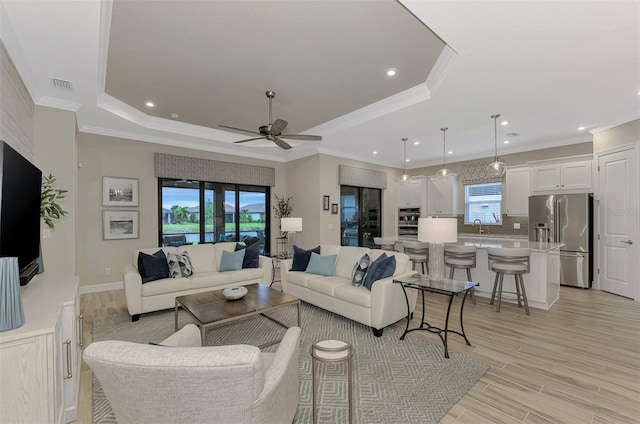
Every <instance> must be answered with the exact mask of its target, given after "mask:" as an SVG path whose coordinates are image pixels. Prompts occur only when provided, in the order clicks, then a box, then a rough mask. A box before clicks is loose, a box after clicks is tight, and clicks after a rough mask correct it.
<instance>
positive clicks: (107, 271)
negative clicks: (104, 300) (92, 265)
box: [104, 267, 111, 275]
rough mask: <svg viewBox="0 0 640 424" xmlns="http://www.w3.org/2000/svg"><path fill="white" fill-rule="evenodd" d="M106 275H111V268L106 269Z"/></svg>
mask: <svg viewBox="0 0 640 424" xmlns="http://www.w3.org/2000/svg"><path fill="white" fill-rule="evenodd" d="M104 275H111V268H109V267H106V268H105V269H104Z"/></svg>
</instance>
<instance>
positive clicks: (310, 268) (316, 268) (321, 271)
mask: <svg viewBox="0 0 640 424" xmlns="http://www.w3.org/2000/svg"><path fill="white" fill-rule="evenodd" d="M337 257H338V255H327V256H320V255H318V254H317V253H315V252H311V259H310V260H309V265H307V269H306V271H305V272H308V273H310V274H318V275H324V276H325V277H330V276H332V275H333V267H334V266H335V264H336V258H337Z"/></svg>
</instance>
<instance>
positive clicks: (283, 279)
mask: <svg viewBox="0 0 640 424" xmlns="http://www.w3.org/2000/svg"><path fill="white" fill-rule="evenodd" d="M291 265H293V259H282V260H281V261H280V285H281V286H282V292H283V293H288V290H287V274H288V272H289V270H290V269H291Z"/></svg>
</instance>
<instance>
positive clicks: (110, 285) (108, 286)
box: [80, 281, 124, 294]
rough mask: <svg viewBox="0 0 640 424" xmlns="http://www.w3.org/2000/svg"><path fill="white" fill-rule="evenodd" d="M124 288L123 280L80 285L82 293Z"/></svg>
mask: <svg viewBox="0 0 640 424" xmlns="http://www.w3.org/2000/svg"><path fill="white" fill-rule="evenodd" d="M123 288H124V283H123V282H122V281H115V282H113V283H104V284H92V285H90V286H80V294H87V293H99V292H105V291H109V290H119V289H123Z"/></svg>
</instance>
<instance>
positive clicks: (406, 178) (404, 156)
mask: <svg viewBox="0 0 640 424" xmlns="http://www.w3.org/2000/svg"><path fill="white" fill-rule="evenodd" d="M407 140H408V138H406V137H405V138H403V139H402V143H403V154H402V160H403V162H402V175H400V176H399V177H398V182H399V183H401V184H409V182H410V181H411V177H410V176H409V175H408V174H407Z"/></svg>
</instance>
